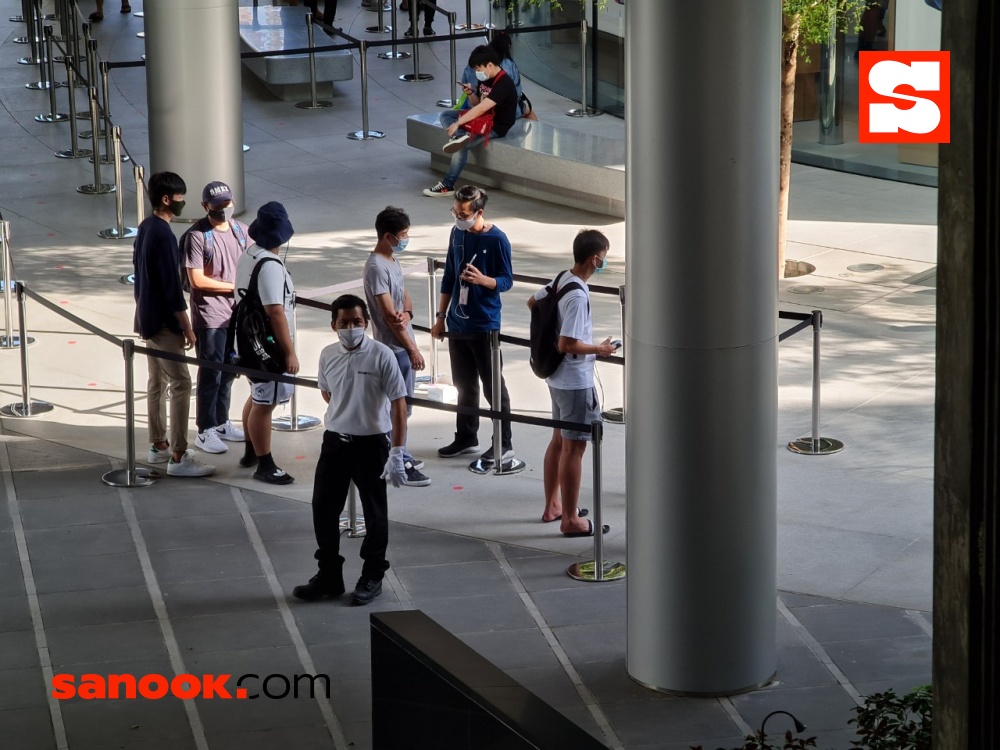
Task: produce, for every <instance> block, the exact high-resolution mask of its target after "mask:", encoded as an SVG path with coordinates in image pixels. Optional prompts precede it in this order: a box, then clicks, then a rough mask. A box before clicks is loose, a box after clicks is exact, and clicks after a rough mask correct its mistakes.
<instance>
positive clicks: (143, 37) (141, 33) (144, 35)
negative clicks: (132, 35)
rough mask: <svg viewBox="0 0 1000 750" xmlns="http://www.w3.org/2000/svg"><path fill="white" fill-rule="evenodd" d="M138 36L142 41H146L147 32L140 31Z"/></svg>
mask: <svg viewBox="0 0 1000 750" xmlns="http://www.w3.org/2000/svg"><path fill="white" fill-rule="evenodd" d="M136 36H137V37H139V38H140V39H145V38H146V32H145V31H140V32H139V33H138V34H136Z"/></svg>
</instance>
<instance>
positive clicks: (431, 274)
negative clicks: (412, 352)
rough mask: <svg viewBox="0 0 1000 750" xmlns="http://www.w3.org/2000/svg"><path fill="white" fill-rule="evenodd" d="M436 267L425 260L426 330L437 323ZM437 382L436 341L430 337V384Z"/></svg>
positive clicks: (431, 259)
mask: <svg viewBox="0 0 1000 750" xmlns="http://www.w3.org/2000/svg"><path fill="white" fill-rule="evenodd" d="M436 303H437V266H436V265H434V259H433V258H428V259H427V318H428V321H429V322H428V323H427V327H428V328H433V327H434V324H435V323H436V322H437V304H436ZM436 382H438V340H437V339H436V338H434V337H433V336H431V383H436Z"/></svg>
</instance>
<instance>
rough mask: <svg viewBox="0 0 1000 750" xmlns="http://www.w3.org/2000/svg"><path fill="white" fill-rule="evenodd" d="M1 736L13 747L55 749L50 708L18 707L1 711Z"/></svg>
mask: <svg viewBox="0 0 1000 750" xmlns="http://www.w3.org/2000/svg"><path fill="white" fill-rule="evenodd" d="M0 736H2V737H3V738H4V743H5V744H8V743H9V745H10V747H12V748H22V747H23V748H31V750H55V747H56V737H55V734H54V733H53V731H52V716H51V715H50V714H49V709H48V708H16V709H12V710H9V711H0Z"/></svg>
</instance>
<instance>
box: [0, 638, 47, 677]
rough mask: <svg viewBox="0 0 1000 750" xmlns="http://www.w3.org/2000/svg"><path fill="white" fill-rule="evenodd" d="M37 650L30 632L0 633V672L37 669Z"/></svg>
mask: <svg viewBox="0 0 1000 750" xmlns="http://www.w3.org/2000/svg"><path fill="white" fill-rule="evenodd" d="M38 665H39V662H38V650H37V646H36V644H35V634H34V632H33V631H30V630H15V631H13V632H10V633H0V670H3V669H30V668H32V667H37V666H38Z"/></svg>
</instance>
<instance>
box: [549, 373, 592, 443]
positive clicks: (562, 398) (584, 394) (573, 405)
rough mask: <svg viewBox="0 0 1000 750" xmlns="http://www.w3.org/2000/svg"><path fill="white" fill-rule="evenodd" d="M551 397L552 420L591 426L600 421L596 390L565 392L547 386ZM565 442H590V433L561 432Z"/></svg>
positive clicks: (585, 389)
mask: <svg viewBox="0 0 1000 750" xmlns="http://www.w3.org/2000/svg"><path fill="white" fill-rule="evenodd" d="M549 396H551V397H552V418H553V419H555V420H556V421H559V422H580V423H582V424H593V423H594V422H599V421H601V402H600V401H599V400H598V398H597V389H596V388H579V389H577V390H571V391H570V390H565V389H563V388H553V387H552V386H551V385H550V386H549ZM562 436H563V437H564V438H565V439H566V440H590V432H589V431H587V432H576V431H575V430H562Z"/></svg>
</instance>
